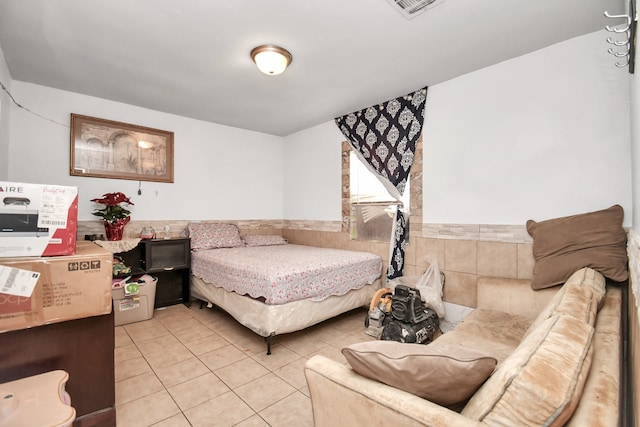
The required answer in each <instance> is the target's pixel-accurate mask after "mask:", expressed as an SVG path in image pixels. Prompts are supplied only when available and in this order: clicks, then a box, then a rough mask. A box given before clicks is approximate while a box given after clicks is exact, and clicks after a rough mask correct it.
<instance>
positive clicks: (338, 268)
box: [191, 244, 382, 304]
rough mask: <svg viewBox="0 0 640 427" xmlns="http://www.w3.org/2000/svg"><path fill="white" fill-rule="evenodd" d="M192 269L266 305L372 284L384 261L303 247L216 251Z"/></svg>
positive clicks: (195, 258)
mask: <svg viewBox="0 0 640 427" xmlns="http://www.w3.org/2000/svg"><path fill="white" fill-rule="evenodd" d="M191 272H192V273H193V275H194V276H196V277H200V278H202V279H203V280H204V281H206V282H208V283H212V284H214V285H215V286H219V287H223V288H224V289H226V290H228V291H234V292H236V293H237V294H240V295H249V296H251V297H253V298H264V301H265V303H267V304H285V303H287V302H291V301H297V300H302V299H312V300H314V301H321V300H324V299H326V298H328V297H330V296H332V295H344V294H346V293H347V292H349V291H350V290H351V289H360V288H362V287H363V286H364V285H366V284H369V283H373V282H374V281H375V280H376V279H377V278H379V277H380V275H381V273H382V259H381V258H380V257H379V256H377V255H374V254H371V253H367V252H355V251H347V250H342V249H328V248H316V247H313V246H301V245H291V244H287V245H279V246H259V247H243V248H227V249H212V250H206V251H199V252H196V253H194V254H193V255H192V258H191Z"/></svg>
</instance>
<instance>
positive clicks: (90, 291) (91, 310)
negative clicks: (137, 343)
mask: <svg viewBox="0 0 640 427" xmlns="http://www.w3.org/2000/svg"><path fill="white" fill-rule="evenodd" d="M2 267H10V268H9V269H6V268H5V269H4V270H5V271H7V270H11V273H12V275H11V277H15V273H16V272H23V271H24V270H27V271H33V272H36V273H39V274H40V276H39V277H38V279H37V282H36V284H35V288H34V289H33V292H32V293H31V296H30V297H24V296H17V295H15V293H14V289H13V288H12V289H11V293H6V292H7V291H8V290H9V289H10V287H11V284H10V283H8V281H6V280H5V281H4V282H0V332H7V331H12V330H16V329H25V328H31V327H34V326H40V325H45V324H49V323H58V322H63V321H66V320H73V319H80V318H83V317H90V316H98V315H102V314H109V313H111V278H112V270H113V254H112V253H111V252H109V251H107V250H106V249H103V248H101V247H100V246H98V245H96V244H95V243H93V242H85V241H80V242H78V244H77V251H76V253H75V254H74V255H68V256H59V257H50V258H45V257H28V258H0V268H2ZM3 277H6V276H3Z"/></svg>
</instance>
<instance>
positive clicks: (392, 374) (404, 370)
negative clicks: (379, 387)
mask: <svg viewBox="0 0 640 427" xmlns="http://www.w3.org/2000/svg"><path fill="white" fill-rule="evenodd" d="M436 341H437V340H436ZM342 354H344V357H345V358H346V359H347V361H348V362H349V365H351V368H352V369H353V370H354V371H356V372H357V373H358V374H360V375H362V376H364V377H367V378H371V379H373V380H376V381H380V382H382V383H385V384H387V385H390V386H392V387H395V388H398V389H400V390H404V391H407V392H409V393H412V394H415V395H416V396H420V397H422V398H424V399H427V400H430V401H431V402H434V403H437V404H439V405H443V406H453V405H456V404H459V403H461V402H464V401H466V400H467V399H468V398H469V396H471V395H472V394H473V393H474V392H475V391H476V390H477V389H478V387H480V385H482V383H483V382H484V381H485V380H486V379H487V378H488V377H489V375H491V373H492V372H493V370H494V368H495V366H496V363H497V361H496V359H494V358H493V357H489V356H485V355H484V354H483V353H481V352H479V351H477V350H474V349H465V348H460V347H453V346H451V347H450V346H431V345H424V344H407V343H399V342H395V341H368V342H362V343H357V344H352V345H350V346H349V347H345V348H343V349H342Z"/></svg>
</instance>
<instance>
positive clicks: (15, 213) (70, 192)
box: [0, 181, 78, 257]
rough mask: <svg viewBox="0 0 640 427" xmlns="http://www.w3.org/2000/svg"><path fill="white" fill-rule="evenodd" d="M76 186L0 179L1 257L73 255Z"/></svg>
mask: <svg viewBox="0 0 640 427" xmlns="http://www.w3.org/2000/svg"><path fill="white" fill-rule="evenodd" d="M77 228H78V188H77V187H64V186H60V185H41V184H27V183H19V182H4V181H0V257H17V256H57V255H72V254H73V253H75V250H76V234H77Z"/></svg>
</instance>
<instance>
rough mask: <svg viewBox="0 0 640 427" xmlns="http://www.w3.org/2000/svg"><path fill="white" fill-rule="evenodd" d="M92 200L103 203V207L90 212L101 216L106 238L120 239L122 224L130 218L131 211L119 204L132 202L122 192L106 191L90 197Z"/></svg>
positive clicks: (131, 203)
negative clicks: (96, 196) (101, 194)
mask: <svg viewBox="0 0 640 427" xmlns="http://www.w3.org/2000/svg"><path fill="white" fill-rule="evenodd" d="M91 201H92V202H94V203H98V204H100V205H104V207H103V208H101V209H97V208H96V210H95V211H93V212H92V214H93V215H95V216H98V217H100V218H102V220H103V222H104V231H105V235H106V236H107V240H122V234H123V232H124V226H125V225H127V223H128V222H129V221H130V220H131V217H130V216H129V214H130V213H131V211H129V210H128V209H125V208H124V207H123V206H122V205H121V204H122V203H125V204H127V205H133V204H134V203H133V202H132V201H131V200H130V199H129V198H128V197H127V196H126V195H125V194H124V193H120V192H117V193H107V194H104V195H103V196H102V198H99V199H91Z"/></svg>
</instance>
